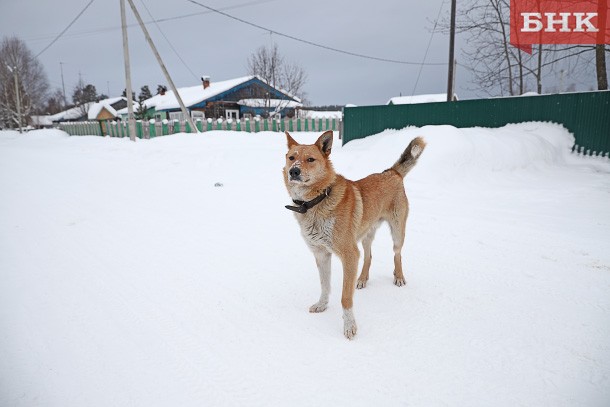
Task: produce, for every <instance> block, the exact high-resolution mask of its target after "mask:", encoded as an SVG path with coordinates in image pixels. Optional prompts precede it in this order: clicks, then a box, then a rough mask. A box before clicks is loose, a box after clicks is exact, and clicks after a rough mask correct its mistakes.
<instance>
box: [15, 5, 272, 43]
mask: <svg viewBox="0 0 610 407" xmlns="http://www.w3.org/2000/svg"><path fill="white" fill-rule="evenodd" d="M274 1H277V0H262V1H249V2H245V3H240V4H235V5H233V6H227V7H222V8H220V10H232V9H237V8H242V7H248V6H252V5H258V4H264V3H271V2H274ZM212 13H213V11H209V10H208V11H199V12H197V13H189V14H182V15H179V16H174V17H165V18H160V19H158V20H152V21H146V22H145V24H150V23H155V22H156V23H166V22H168V21H174V20H181V19H184V18H188V17H195V16H201V15H205V14H212ZM137 26H138V25H137V24H136V23H132V24H127V28H132V27H137ZM120 29H121V27H120V26H111V27H104V28H97V29H95V30H85V31H77V32H74V33H72V34H68V35H65V36H64V38H80V37H86V36H88V35H95V34H100V33H104V32H110V31H116V30H120ZM49 38H53V35H44V36H41V37H33V38H29V39H26V41H34V42H35V41H43V40H47V39H49Z"/></svg>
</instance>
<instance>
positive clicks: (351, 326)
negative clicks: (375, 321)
mask: <svg viewBox="0 0 610 407" xmlns="http://www.w3.org/2000/svg"><path fill="white" fill-rule="evenodd" d="M357 331H358V327H357V326H356V320H355V319H354V314H353V313H352V310H351V309H343V335H345V337H346V338H347V339H350V340H351V339H354V336H356V332H357Z"/></svg>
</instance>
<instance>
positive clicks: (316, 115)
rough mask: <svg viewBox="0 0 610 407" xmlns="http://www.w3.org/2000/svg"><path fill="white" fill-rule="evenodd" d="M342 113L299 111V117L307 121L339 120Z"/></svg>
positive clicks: (332, 111) (337, 111) (336, 111)
mask: <svg viewBox="0 0 610 407" xmlns="http://www.w3.org/2000/svg"><path fill="white" fill-rule="evenodd" d="M342 116H343V113H342V112H341V111H340V110H328V111H327V110H307V109H301V110H299V117H305V118H308V119H340V118H341V117H342Z"/></svg>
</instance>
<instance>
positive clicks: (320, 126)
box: [318, 119, 324, 131]
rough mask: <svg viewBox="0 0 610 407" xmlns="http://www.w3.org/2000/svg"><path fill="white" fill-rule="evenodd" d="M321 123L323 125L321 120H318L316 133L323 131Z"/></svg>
mask: <svg viewBox="0 0 610 407" xmlns="http://www.w3.org/2000/svg"><path fill="white" fill-rule="evenodd" d="M322 123H323V122H322V119H318V131H322V130H324V129H323V128H322Z"/></svg>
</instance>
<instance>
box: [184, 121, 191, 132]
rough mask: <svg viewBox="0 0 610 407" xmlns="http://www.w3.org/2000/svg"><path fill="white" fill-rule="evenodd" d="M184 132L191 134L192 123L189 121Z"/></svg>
mask: <svg viewBox="0 0 610 407" xmlns="http://www.w3.org/2000/svg"><path fill="white" fill-rule="evenodd" d="M184 132H185V133H190V132H191V123H190V122H189V121H188V120H187V121H185V122H184Z"/></svg>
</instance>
